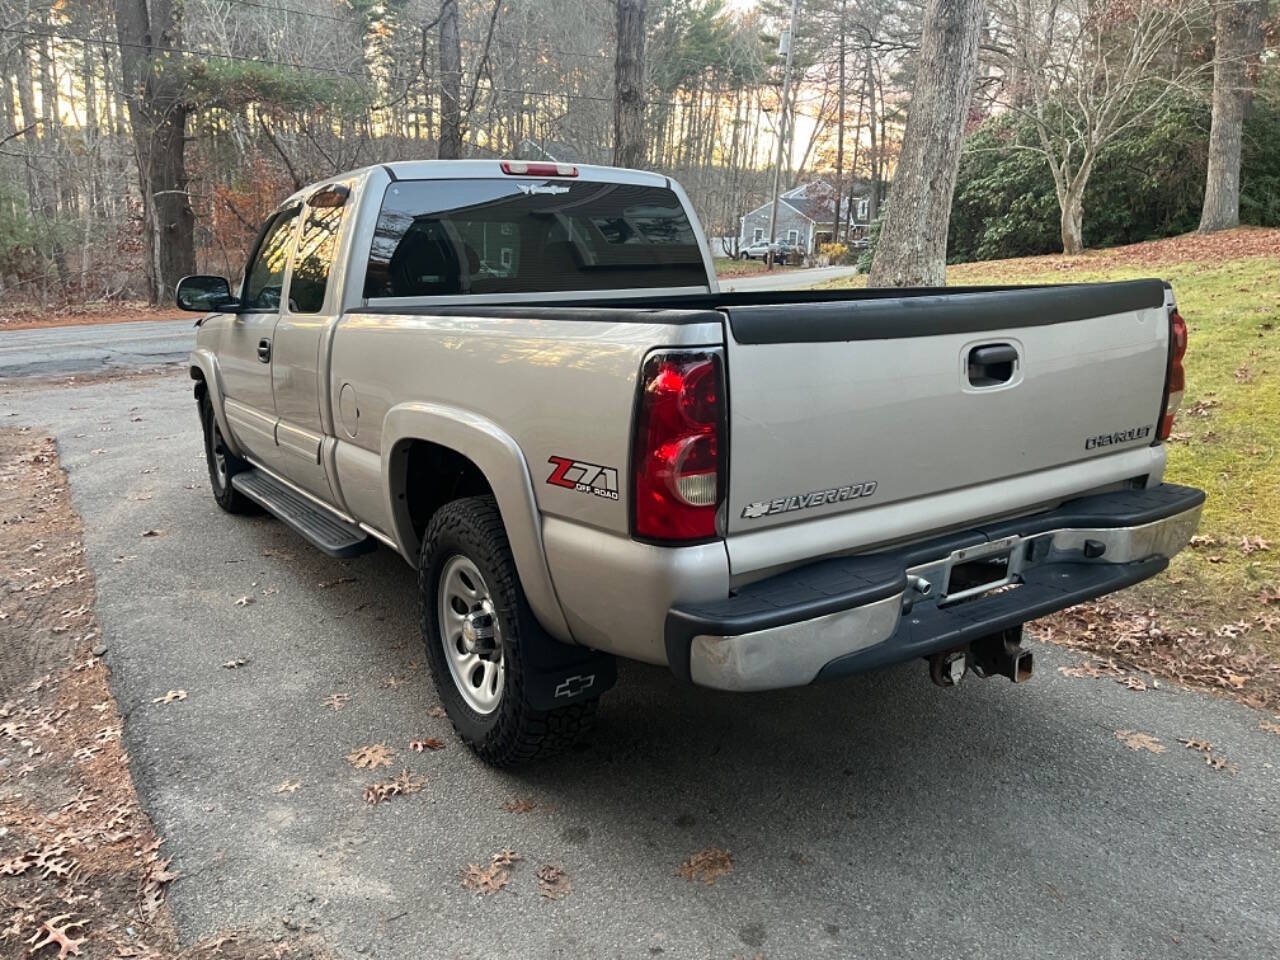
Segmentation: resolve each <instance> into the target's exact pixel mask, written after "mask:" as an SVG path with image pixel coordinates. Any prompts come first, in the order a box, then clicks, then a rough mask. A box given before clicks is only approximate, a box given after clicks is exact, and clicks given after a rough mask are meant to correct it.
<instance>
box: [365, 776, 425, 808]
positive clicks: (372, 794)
mask: <svg viewBox="0 0 1280 960" xmlns="http://www.w3.org/2000/svg"><path fill="white" fill-rule="evenodd" d="M426 782H427V781H426V778H425V777H424V778H421V779H418V780H414V779H413V777H412V776H410V775H409V771H408V769H407V768H406V769H404V770H401V771H400V773H399V774H398V775H397V776H396V777H395V779H393V780H388V781H387V782H386V783H374V784H371V785H370V786H367V787H365V788H364V802H365V803H368V804H373V805H375V806H376V805H377V804H379V803H381V802H382V801H383V800H390V799H391V798H392V797H399V796H404V795H406V794H410V793H417V792H418V791H419V790H421V789H422V785H423V784H424V783H426Z"/></svg>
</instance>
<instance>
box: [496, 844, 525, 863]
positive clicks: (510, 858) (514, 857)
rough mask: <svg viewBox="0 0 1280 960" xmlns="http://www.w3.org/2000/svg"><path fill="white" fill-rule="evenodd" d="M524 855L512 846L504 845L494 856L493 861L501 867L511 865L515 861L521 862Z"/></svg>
mask: <svg viewBox="0 0 1280 960" xmlns="http://www.w3.org/2000/svg"><path fill="white" fill-rule="evenodd" d="M523 859H524V857H522V856H520V854H518V853H516V852H515V851H514V850H512V849H511V848H510V847H503V848H502V849H501V850H499V851H498V852H497V853H495V854H494V855H493V857H492V862H493V863H495V864H497V865H498V866H500V867H509V866H511V865H512V864H513V863H519V862H520V861H521V860H523Z"/></svg>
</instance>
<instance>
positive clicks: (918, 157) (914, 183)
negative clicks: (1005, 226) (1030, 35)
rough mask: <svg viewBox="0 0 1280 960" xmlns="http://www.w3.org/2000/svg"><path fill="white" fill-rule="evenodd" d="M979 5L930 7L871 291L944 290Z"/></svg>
mask: <svg viewBox="0 0 1280 960" xmlns="http://www.w3.org/2000/svg"><path fill="white" fill-rule="evenodd" d="M983 10H984V0H928V2H927V3H926V5H925V11H924V20H923V24H922V32H921V37H920V53H919V58H918V61H917V63H916V80H915V86H914V88H913V89H912V93H911V106H910V108H909V110H908V112H907V128H906V131H905V133H904V134H903V139H902V155H901V157H900V158H899V160H898V170H897V173H896V174H895V176H894V178H893V188H892V191H891V192H890V194H889V211H888V213H887V214H886V215H885V220H884V226H883V227H882V228H881V232H880V241H879V243H878V245H877V246H876V252H875V258H874V259H873V260H872V262H871V276H870V283H871V285H872V286H887V287H911V286H941V285H942V284H943V283H944V282H946V276H947V220H948V218H949V217H950V214H951V195H952V193H953V192H954V190H955V185H956V171H957V169H958V167H959V163H960V144H961V141H962V140H963V137H964V128H965V120H966V118H967V117H968V113H969V99H970V94H971V92H972V89H973V80H974V75H975V73H976V70H977V65H978V35H979V32H980V31H981V28H982V15H983Z"/></svg>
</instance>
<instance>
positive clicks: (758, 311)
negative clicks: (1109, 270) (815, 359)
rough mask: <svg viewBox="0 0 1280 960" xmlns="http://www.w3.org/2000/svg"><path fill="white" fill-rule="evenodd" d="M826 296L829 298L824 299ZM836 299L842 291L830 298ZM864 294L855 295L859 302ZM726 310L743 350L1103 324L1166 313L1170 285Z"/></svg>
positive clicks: (936, 293)
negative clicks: (1154, 310)
mask: <svg viewBox="0 0 1280 960" xmlns="http://www.w3.org/2000/svg"><path fill="white" fill-rule="evenodd" d="M824 292H825V291H824ZM829 292H830V293H832V294H835V293H837V291H829ZM860 292H861V291H849V293H850V294H851V295H856V294H857V293H860ZM884 293H885V292H884V291H877V294H878V295H877V296H876V297H874V298H868V299H846V300H840V299H832V300H824V301H822V302H813V301H812V300H810V299H809V298H807V297H803V298H802V297H797V298H796V301H795V302H792V303H771V304H759V305H742V306H739V305H731V304H726V305H725V306H724V308H723V309H724V312H725V313H726V314H727V315H728V317H729V325H730V328H731V329H732V330H733V337H734V339H735V340H736V341H737V342H738V343H744V344H765V343H824V342H834V341H841V342H844V341H850V340H893V339H898V338H903V337H932V336H940V335H943V334H948V333H981V332H984V331H988V330H1009V329H1013V328H1017V327H1039V326H1047V325H1049V324H1055V323H1070V322H1072V321H1075V320H1087V319H1090V318H1093V317H1105V316H1111V315H1113V314H1118V313H1128V312H1130V311H1134V310H1143V309H1147V308H1151V307H1160V306H1163V305H1164V282H1163V281H1161V280H1129V281H1125V282H1121V283H1080V284H1063V285H1057V286H1037V287H1006V288H1004V289H1001V290H981V291H966V290H964V289H963V288H961V289H958V290H929V291H928V292H925V291H921V290H912V291H908V290H903V291H901V292H900V293H898V294H897V295H896V296H886V295H884Z"/></svg>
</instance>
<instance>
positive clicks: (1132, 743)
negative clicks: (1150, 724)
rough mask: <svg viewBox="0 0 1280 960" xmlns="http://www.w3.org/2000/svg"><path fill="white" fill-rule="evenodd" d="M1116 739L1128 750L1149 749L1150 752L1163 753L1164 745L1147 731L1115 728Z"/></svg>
mask: <svg viewBox="0 0 1280 960" xmlns="http://www.w3.org/2000/svg"><path fill="white" fill-rule="evenodd" d="M1116 739H1117V740H1119V741H1120V742H1121V743H1123V744H1124V745H1125V746H1126V747H1128V748H1129V749H1130V750H1149V751H1151V752H1152V753H1164V751H1165V746H1164V744H1162V743H1161V742H1160V741H1159V740H1157V739H1156V738H1155V737H1153V736H1151V734H1149V733H1139V732H1138V731H1137V730H1117V731H1116Z"/></svg>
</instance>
